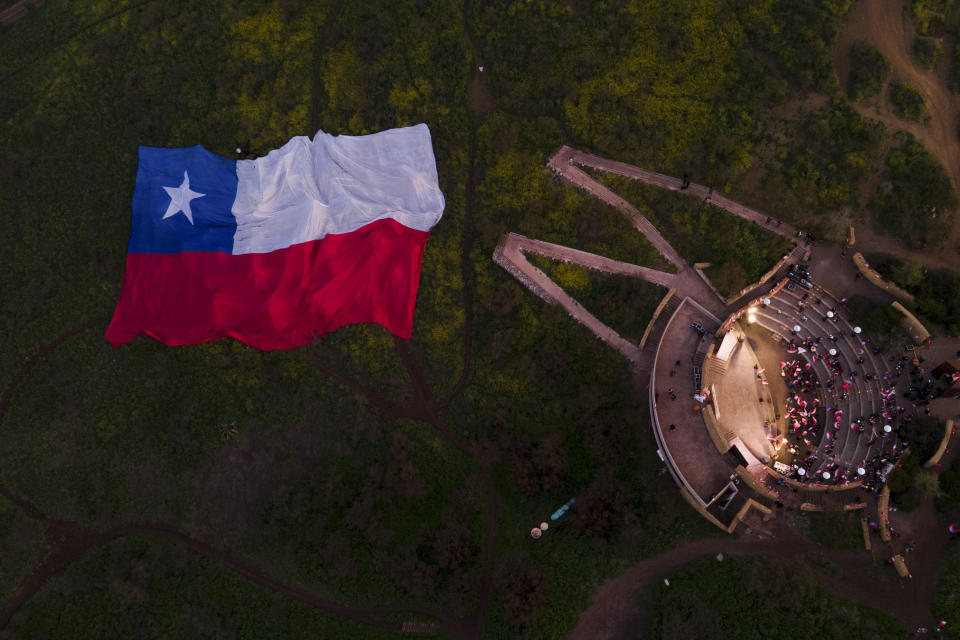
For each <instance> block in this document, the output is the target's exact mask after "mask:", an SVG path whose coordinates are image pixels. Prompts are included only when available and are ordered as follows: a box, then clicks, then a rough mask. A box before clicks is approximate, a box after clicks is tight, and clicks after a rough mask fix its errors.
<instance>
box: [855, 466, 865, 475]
mask: <svg viewBox="0 0 960 640" xmlns="http://www.w3.org/2000/svg"><path fill="white" fill-rule="evenodd" d="M857 473H858V474H859V475H861V476H862V475H864V474H866V473H867V470H866V469H864V468H863V467H857Z"/></svg>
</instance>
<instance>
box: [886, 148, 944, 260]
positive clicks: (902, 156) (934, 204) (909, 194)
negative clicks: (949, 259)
mask: <svg viewBox="0 0 960 640" xmlns="http://www.w3.org/2000/svg"><path fill="white" fill-rule="evenodd" d="M897 138H898V141H899V142H900V145H899V146H898V147H896V148H894V149H893V150H891V152H890V155H888V156H887V161H886V165H887V166H886V172H885V173H884V174H883V176H882V179H881V182H880V186H879V187H878V188H877V194H876V195H875V196H874V198H873V200H872V201H871V202H870V209H871V210H872V211H873V212H874V214H875V215H876V220H877V222H878V223H879V225H881V226H882V227H884V228H885V230H886V231H887V233H891V234H895V235H897V236H899V237H900V238H902V239H903V241H904V242H905V243H906V244H908V245H909V246H911V247H913V248H921V247H925V246H928V245H929V246H930V247H936V246H938V245H939V244H940V243H941V242H942V241H943V239H944V238H945V237H946V235H947V233H948V232H949V230H951V229H952V228H953V221H954V219H955V216H956V212H955V209H956V206H957V196H956V193H955V191H954V188H953V185H952V184H951V182H950V178H949V176H947V173H946V171H945V170H944V169H943V166H942V165H941V164H940V163H939V162H937V160H936V159H935V158H934V157H933V156H932V155H930V153H929V152H928V151H927V150H926V148H924V146H923V145H922V144H920V143H919V142H917V141H916V140H915V139H914V138H913V137H912V136H910V135H909V134H905V133H901V134H898V135H897Z"/></svg>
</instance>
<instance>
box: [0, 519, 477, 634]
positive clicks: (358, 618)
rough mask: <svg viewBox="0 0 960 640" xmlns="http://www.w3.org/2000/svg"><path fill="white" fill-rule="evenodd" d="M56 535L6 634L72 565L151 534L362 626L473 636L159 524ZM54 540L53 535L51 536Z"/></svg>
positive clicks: (27, 581) (1, 618)
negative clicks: (307, 583) (339, 596)
mask: <svg viewBox="0 0 960 640" xmlns="http://www.w3.org/2000/svg"><path fill="white" fill-rule="evenodd" d="M52 533H54V534H55V537H56V538H57V539H59V540H60V542H59V544H57V545H56V547H55V548H54V549H53V550H52V551H51V553H49V554H48V555H47V557H46V559H45V560H44V561H43V562H41V563H40V564H39V565H37V566H36V567H35V568H34V569H33V571H31V572H30V574H28V575H27V576H26V577H25V578H24V579H23V581H22V582H21V584H20V587H19V589H18V590H17V592H16V593H15V594H14V595H13V596H12V597H11V598H10V599H8V600H7V601H6V602H4V603H3V607H2V608H0V631H2V630H3V629H5V628H6V626H7V625H8V624H9V623H10V620H11V619H12V618H13V616H14V615H16V613H17V612H18V611H19V609H20V608H21V607H22V606H23V605H24V604H25V603H26V602H28V601H29V600H30V598H32V597H33V596H34V595H35V594H36V593H37V592H38V591H39V590H40V589H41V588H42V587H43V585H44V584H46V582H47V581H48V580H49V579H50V578H52V577H54V576H56V575H59V574H60V573H62V572H63V570H64V569H66V568H67V567H68V566H69V565H71V564H72V563H74V562H76V561H78V560H80V559H81V558H82V557H83V556H84V555H86V553H87V552H88V551H90V550H91V549H93V548H95V547H98V546H101V545H105V544H109V543H111V542H114V541H116V540H119V539H122V538H125V537H129V536H134V535H145V536H149V537H153V538H160V539H164V540H167V541H169V542H173V543H176V544H178V545H180V546H183V547H185V548H186V549H188V550H190V551H191V552H193V553H196V554H197V555H201V556H204V557H206V558H210V559H211V560H214V561H216V562H218V563H220V564H222V565H223V566H224V567H226V568H227V569H229V570H231V571H233V572H234V573H236V574H238V575H240V576H242V577H243V578H245V579H247V580H249V581H250V582H253V583H254V584H257V585H259V586H261V587H264V588H267V589H270V590H271V591H274V592H277V593H281V594H284V595H286V596H289V597H291V598H294V599H296V600H300V601H301V602H305V603H307V604H309V605H311V606H314V607H317V608H318V609H323V610H324V611H327V612H329V613H333V614H336V615H338V616H341V617H343V618H347V619H349V620H353V621H355V622H358V623H360V624H364V625H368V626H372V627H376V628H379V629H385V630H390V631H395V632H400V631H401V627H402V623H400V622H392V621H386V620H381V619H379V618H378V616H383V615H390V614H404V613H406V614H417V615H419V616H428V617H430V618H433V619H435V620H437V621H438V622H440V626H441V630H442V631H445V632H447V633H449V634H451V635H452V636H454V637H457V638H465V637H467V636H468V634H467V633H466V630H465V628H464V626H463V624H462V623H461V622H460V621H459V620H457V619H456V618H453V617H450V616H447V615H445V614H444V613H442V612H439V611H431V610H428V609H423V608H419V607H350V606H346V605H343V604H340V603H338V602H335V601H333V600H329V599H328V598H326V597H324V596H322V595H320V594H319V593H317V592H315V591H313V590H311V589H307V588H305V587H301V586H298V585H290V584H286V583H284V582H281V581H279V580H277V579H276V578H274V577H273V576H271V575H270V574H268V573H267V572H265V571H264V570H262V569H260V568H259V567H256V566H254V565H251V564H249V563H246V562H243V561H241V560H240V559H239V558H237V557H236V556H234V555H232V554H230V553H228V552H226V551H223V550H221V549H217V548H215V547H213V546H211V545H209V544H207V543H205V542H203V541H202V540H198V539H196V538H193V537H191V536H188V535H187V534H185V533H182V532H180V531H177V530H175V529H171V528H168V527H165V526H163V525H154V524H128V525H122V526H118V527H114V528H110V529H107V530H103V531H85V530H83V529H81V528H79V527H77V526H76V525H72V526H68V527H59V528H56V529H55V530H54V531H53V532H52ZM48 539H49V536H48Z"/></svg>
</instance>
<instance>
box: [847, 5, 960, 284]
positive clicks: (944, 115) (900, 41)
mask: <svg viewBox="0 0 960 640" xmlns="http://www.w3.org/2000/svg"><path fill="white" fill-rule="evenodd" d="M903 4H904V3H903V0H859V1H858V2H856V3H855V4H854V6H853V8H852V9H851V10H850V13H849V14H848V15H847V18H846V20H844V23H843V29H842V30H841V32H840V36H839V38H838V39H837V42H836V44H835V45H834V48H833V61H834V65H835V67H836V69H837V75H838V76H839V79H840V86H841V87H846V82H847V77H848V75H849V72H850V59H849V52H850V47H851V45H852V44H853V43H854V42H857V41H858V40H864V41H866V42H869V43H870V44H871V45H872V46H873V47H875V48H876V49H877V50H878V51H880V52H881V53H882V54H883V55H885V56H886V57H887V59H889V60H890V64H891V65H892V67H893V75H892V77H893V78H895V79H897V78H898V79H901V80H904V81H905V82H907V83H909V84H911V85H913V86H914V87H916V88H917V89H918V90H919V91H920V92H921V93H922V94H923V96H924V98H926V100H927V105H928V110H929V114H930V122H929V124H927V125H923V124H919V123H915V122H907V121H904V120H901V119H900V118H898V117H897V116H896V115H894V113H893V108H892V106H891V105H890V101H889V99H888V93H889V87H887V88H885V89H884V91H883V92H882V94H881V95H880V96H879V99H877V98H874V99H873V100H868V101H867V102H866V104H864V103H856V102H853V103H851V104H852V105H853V108H854V109H856V110H857V111H858V112H859V113H860V114H862V115H864V116H866V117H868V118H873V119H875V120H880V121H881V122H883V123H884V124H885V125H887V126H888V127H890V128H891V129H894V130H896V129H903V130H905V131H909V132H910V133H912V134H913V135H914V136H915V137H916V138H917V139H918V140H921V141H922V142H923V144H924V145H925V146H926V147H927V149H928V150H929V151H930V152H931V153H932V154H933V155H934V156H936V157H937V159H938V160H940V162H941V163H942V164H943V166H944V168H945V169H946V170H947V174H948V175H949V176H950V177H951V178H952V179H953V184H954V186H960V154H958V153H957V124H958V122H960V118H958V113H960V96H956V95H953V94H951V93H950V91H949V90H948V89H947V77H948V74H949V71H950V69H949V66H950V49H951V46H950V45H951V41H950V40H949V39H947V40H946V46H944V54H943V56H942V58H941V60H940V64H939V70H934V71H930V70H927V69H924V68H923V67H921V66H919V65H918V64H917V63H916V62H915V61H914V59H913V55H912V53H911V52H912V50H913V38H914V34H913V28H912V27H910V26H909V25H908V26H905V25H904V19H903V9H904V7H903ZM859 233H860V230H859V229H858V234H859ZM864 239H865V240H866V238H864ZM870 240H876V238H871V239H870ZM958 240H960V235H958V230H957V229H956V228H955V229H954V233H953V235H952V237H951V238H950V240H949V242H948V245H949V247H948V250H946V251H944V252H943V253H944V254H951V255H950V257H949V259H944V260H943V262H945V263H949V264H950V265H951V267H952V268H954V269H956V268H960V267H958V266H955V265H960V259H957V254H956V251H954V250H953V249H954V248H955V247H956V246H957V242H958ZM882 244H884V245H885V246H884V248H883V249H882V250H883V251H884V252H887V253H894V251H888V250H887V249H888V247H887V246H886V245H891V246H892V247H896V240H895V239H893V238H891V239H888V240H887V242H883V243H882ZM895 255H897V254H895Z"/></svg>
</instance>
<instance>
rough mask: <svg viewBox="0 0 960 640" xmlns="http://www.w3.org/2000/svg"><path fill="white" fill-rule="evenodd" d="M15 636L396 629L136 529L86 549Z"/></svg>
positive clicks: (21, 619) (35, 602)
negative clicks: (349, 615)
mask: <svg viewBox="0 0 960 640" xmlns="http://www.w3.org/2000/svg"><path fill="white" fill-rule="evenodd" d="M8 632H10V633H11V637H16V638H76V639H77V640H84V639H90V640H93V639H96V638H104V637H108V638H204V639H211V640H213V639H215V638H276V637H282V638H303V637H326V638H336V637H339V638H345V637H350V638H361V639H370V640H374V639H382V638H393V637H397V638H399V637H400V634H388V633H387V632H385V631H383V630H379V629H371V628H368V627H362V626H358V625H357V624H356V623H353V622H351V621H348V620H345V619H344V618H341V617H339V616H335V615H331V614H328V613H324V612H323V611H321V610H319V609H317V608H314V607H312V606H310V605H307V604H305V603H302V602H300V601H298V600H294V599H293V598H290V597H288V596H285V595H281V594H277V593H275V592H273V591H271V590H270V589H267V588H264V587H261V586H259V585H256V584H253V583H251V582H249V581H247V580H246V579H245V578H243V577H241V576H238V575H236V574H235V573H233V572H232V571H229V570H228V569H226V568H224V567H223V566H222V565H221V564H220V563H219V562H217V561H216V560H209V559H207V558H204V557H200V556H196V555H194V554H193V553H192V552H190V551H188V550H186V549H185V548H183V547H179V546H177V545H176V544H174V543H171V542H167V541H156V540H153V539H149V538H142V537H134V538H128V539H123V540H120V541H117V542H113V543H111V544H110V545H109V546H105V547H100V548H97V549H94V550H92V551H90V552H89V553H87V554H86V555H85V556H84V557H83V558H82V559H81V560H80V561H78V562H76V563H75V564H73V565H71V566H70V567H68V568H67V569H66V571H65V572H64V574H63V575H62V576H60V577H58V578H57V579H56V580H54V581H52V582H51V583H49V584H48V585H46V586H45V587H44V588H43V589H42V590H41V591H40V593H38V594H37V595H36V596H35V597H34V598H33V599H32V600H30V601H29V602H28V603H27V605H26V606H25V608H24V609H23V610H22V611H21V612H20V614H19V615H17V616H16V617H14V618H13V621H12V622H11V624H10V627H9V629H8Z"/></svg>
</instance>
